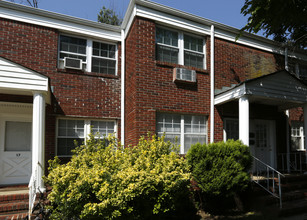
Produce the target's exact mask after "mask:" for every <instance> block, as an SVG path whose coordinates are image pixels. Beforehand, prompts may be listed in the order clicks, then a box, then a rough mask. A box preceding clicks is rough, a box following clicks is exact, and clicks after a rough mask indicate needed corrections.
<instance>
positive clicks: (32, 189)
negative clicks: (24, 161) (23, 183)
mask: <svg viewBox="0 0 307 220" xmlns="http://www.w3.org/2000/svg"><path fill="white" fill-rule="evenodd" d="M39 169H40V170H41V169H42V166H41V164H40V163H37V164H36V166H35V170H34V173H32V175H31V178H30V182H29V185H28V188H29V219H31V214H32V210H33V207H34V203H35V200H36V193H37V190H38V187H39V185H38V181H40V180H39V179H38V172H39Z"/></svg>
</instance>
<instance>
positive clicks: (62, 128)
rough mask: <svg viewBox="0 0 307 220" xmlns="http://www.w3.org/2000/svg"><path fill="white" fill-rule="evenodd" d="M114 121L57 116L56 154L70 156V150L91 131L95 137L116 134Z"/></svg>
mask: <svg viewBox="0 0 307 220" xmlns="http://www.w3.org/2000/svg"><path fill="white" fill-rule="evenodd" d="M116 130H117V127H116V122H115V121H105V120H96V119H93V120H88V119H87V120H82V119H71V118H69V119H68V118H59V119H58V120H57V148H56V152H57V155H58V156H64V157H65V156H71V155H72V153H71V150H72V149H74V148H75V147H76V145H75V141H77V143H78V145H81V144H82V143H84V142H85V140H86V138H87V137H88V135H89V134H90V132H91V131H92V132H93V134H94V135H95V137H96V138H105V137H107V136H108V135H109V134H114V133H115V135H116Z"/></svg>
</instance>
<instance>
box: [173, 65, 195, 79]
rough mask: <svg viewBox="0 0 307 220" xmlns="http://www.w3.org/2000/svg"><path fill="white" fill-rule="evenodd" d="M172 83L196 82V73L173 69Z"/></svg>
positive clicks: (183, 69)
mask: <svg viewBox="0 0 307 220" xmlns="http://www.w3.org/2000/svg"><path fill="white" fill-rule="evenodd" d="M173 81H174V82H175V81H188V82H196V71H195V70H189V69H185V68H174V72H173Z"/></svg>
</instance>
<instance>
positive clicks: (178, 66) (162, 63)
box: [155, 60, 209, 73]
mask: <svg viewBox="0 0 307 220" xmlns="http://www.w3.org/2000/svg"><path fill="white" fill-rule="evenodd" d="M155 62H156V65H157V66H161V67H166V68H175V67H177V68H185V69H189V70H195V71H196V72H197V73H209V71H208V70H207V69H200V68H196V67H192V66H184V65H179V64H175V63H169V62H163V61H159V60H156V61H155Z"/></svg>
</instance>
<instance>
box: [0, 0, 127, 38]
mask: <svg viewBox="0 0 307 220" xmlns="http://www.w3.org/2000/svg"><path fill="white" fill-rule="evenodd" d="M0 7H2V8H8V9H12V10H15V11H21V12H26V13H30V14H35V15H38V16H43V17H49V18H53V19H57V20H63V21H66V22H70V23H75V24H81V25H86V26H89V27H93V28H103V29H105V30H109V31H114V32H120V31H121V28H120V26H115V25H110V24H103V23H99V22H95V21H91V20H87V19H83V18H78V17H74V16H70V15H64V14H60V13H56V12H51V11H47V10H44V9H38V8H33V7H30V6H26V5H21V4H17V3H12V2H8V1H4V0H0Z"/></svg>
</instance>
